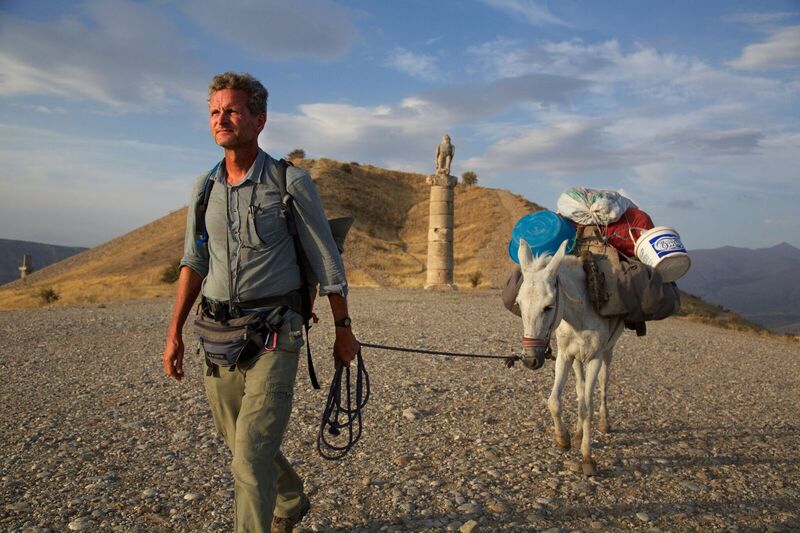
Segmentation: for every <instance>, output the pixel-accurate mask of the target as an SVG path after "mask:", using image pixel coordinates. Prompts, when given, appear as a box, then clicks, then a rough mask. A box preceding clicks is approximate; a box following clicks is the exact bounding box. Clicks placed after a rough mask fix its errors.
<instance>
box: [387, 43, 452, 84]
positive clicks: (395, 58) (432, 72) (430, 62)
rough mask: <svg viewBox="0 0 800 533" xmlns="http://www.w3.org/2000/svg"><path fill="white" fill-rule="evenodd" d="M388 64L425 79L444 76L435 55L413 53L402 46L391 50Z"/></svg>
mask: <svg viewBox="0 0 800 533" xmlns="http://www.w3.org/2000/svg"><path fill="white" fill-rule="evenodd" d="M388 66H390V67H391V68H393V69H395V70H399V71H400V72H404V73H406V74H408V75H409V76H411V77H413V78H418V79H421V80H425V81H438V80H441V79H443V78H444V75H443V73H442V72H441V71H440V69H439V65H438V64H437V61H436V58H435V57H433V56H431V55H427V54H415V53H414V52H411V51H409V50H406V49H404V48H395V49H394V50H392V52H391V54H389V61H388Z"/></svg>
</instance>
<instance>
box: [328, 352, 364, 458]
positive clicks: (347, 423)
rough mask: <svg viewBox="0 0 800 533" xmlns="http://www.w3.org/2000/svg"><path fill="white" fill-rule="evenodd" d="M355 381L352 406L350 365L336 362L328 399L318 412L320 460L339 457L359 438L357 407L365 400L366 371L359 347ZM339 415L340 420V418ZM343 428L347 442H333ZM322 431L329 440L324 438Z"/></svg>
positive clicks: (361, 406) (359, 420) (359, 424)
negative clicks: (343, 391) (345, 430)
mask: <svg viewBox="0 0 800 533" xmlns="http://www.w3.org/2000/svg"><path fill="white" fill-rule="evenodd" d="M356 361H357V362H356V368H357V371H356V382H355V389H356V390H355V405H353V391H352V389H351V383H350V367H349V366H345V365H344V364H342V362H341V361H338V360H337V361H336V370H335V372H334V374H333V380H331V387H330V390H329V391H328V400H327V402H326V403H325V410H324V411H323V412H322V422H321V423H320V426H319V433H318V435H317V451H318V452H319V454H320V455H321V456H322V458H323V459H327V460H329V461H337V460H339V459H342V458H343V457H344V456H345V455H347V452H349V451H350V449H351V448H352V447H353V446H355V445H356V443H357V442H358V440H359V439H360V438H361V410H362V409H363V408H364V406H366V405H367V401H368V400H369V374H368V373H367V368H366V367H365V366H364V358H363V357H361V349H360V348H359V350H358V354H357V355H356ZM342 376H344V383H345V398H344V399H345V403H344V404H343V403H342V381H343V380H342ZM340 418H341V419H342V420H340ZM345 428H346V429H347V442H346V443H345V444H342V445H337V444H334V442H333V440H334V439H335V438H336V437H338V436H339V435H341V432H342V429H345ZM326 433H327V434H329V435H331V436H332V437H333V439H331V440H328V437H327V436H326Z"/></svg>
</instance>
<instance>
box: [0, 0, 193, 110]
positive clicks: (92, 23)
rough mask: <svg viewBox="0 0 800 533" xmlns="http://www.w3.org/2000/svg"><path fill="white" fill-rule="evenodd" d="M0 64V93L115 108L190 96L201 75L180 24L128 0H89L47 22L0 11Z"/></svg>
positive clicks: (152, 106) (152, 9)
mask: <svg viewBox="0 0 800 533" xmlns="http://www.w3.org/2000/svg"><path fill="white" fill-rule="evenodd" d="M0 72H2V74H0V95H15V94H45V95H58V96H63V97H67V98H70V99H78V100H91V101H96V102H100V103H102V104H105V105H108V106H111V107H112V108H115V109H118V110H130V109H132V108H138V107H147V108H150V109H152V108H154V107H160V106H164V105H167V104H169V103H170V102H172V101H173V100H175V99H183V98H187V97H189V98H191V97H193V96H195V95H196V93H195V90H194V89H195V88H196V87H198V86H199V87H202V86H203V85H204V83H203V80H204V78H205V75H204V74H203V67H202V66H201V65H200V64H199V63H198V62H197V61H196V60H194V59H193V58H192V57H191V56H190V55H189V54H188V53H187V52H186V50H185V49H184V47H183V46H182V45H181V37H180V32H179V30H178V28H177V27H176V26H174V25H173V24H171V23H170V22H168V21H167V20H165V19H164V17H163V16H162V15H161V14H160V13H159V12H158V11H157V10H156V9H154V8H153V7H152V6H149V5H146V4H141V3H139V2H133V1H128V0H109V1H100V0H90V1H88V2H86V3H85V4H82V6H81V8H80V9H79V11H77V12H76V13H75V14H74V15H71V16H68V17H64V18H61V19H59V20H56V21H50V22H42V21H36V20H23V19H20V18H17V17H13V16H11V15H7V14H4V13H0ZM198 84H199V85H198Z"/></svg>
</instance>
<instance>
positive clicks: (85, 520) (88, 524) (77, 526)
mask: <svg viewBox="0 0 800 533" xmlns="http://www.w3.org/2000/svg"><path fill="white" fill-rule="evenodd" d="M94 525H95V523H94V522H93V521H92V520H91V519H90V518H89V517H88V516H82V517H80V518H77V519H75V520H73V521H72V522H70V523H69V524H67V527H68V528H69V530H70V531H85V530H87V529H91V528H93V527H94Z"/></svg>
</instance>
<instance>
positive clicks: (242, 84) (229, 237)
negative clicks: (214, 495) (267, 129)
mask: <svg viewBox="0 0 800 533" xmlns="http://www.w3.org/2000/svg"><path fill="white" fill-rule="evenodd" d="M267 98H268V93H267V90H266V89H265V88H264V86H263V85H262V84H261V83H260V82H259V81H258V80H256V79H255V78H253V77H252V76H250V75H249V74H239V73H233V72H226V73H223V74H219V75H217V76H215V77H214V78H213V79H212V81H211V84H210V85H209V88H208V109H209V127H210V129H211V135H212V137H213V138H214V141H215V142H216V143H217V144H218V145H219V146H221V147H222V148H224V152H225V158H224V159H223V160H222V162H221V163H220V164H219V165H218V167H216V168H215V169H214V171H212V173H211V174H210V175H208V174H207V175H203V176H202V177H201V178H200V179H199V180H198V181H197V183H196V185H195V187H194V190H193V192H192V196H191V200H190V204H189V211H188V216H187V224H186V240H185V245H184V256H183V259H182V260H181V269H180V276H179V279H178V290H177V297H176V302H175V309H174V311H173V314H172V319H171V322H170V326H169V332H168V335H167V342H166V348H165V349H164V371H165V372H166V374H167V375H168V376H170V377H172V378H174V379H176V380H180V379H182V378H183V354H184V344H183V340H182V330H183V326H184V324H185V322H186V318H187V316H188V314H189V312H190V310H191V308H192V306H193V304H194V301H195V299H196V298H197V296H198V294H199V293H201V292H202V301H201V305H202V308H203V310H204V313H206V314H207V316H209V317H210V318H211V319H213V320H219V321H220V322H221V323H225V322H226V321H227V319H228V318H229V317H238V316H247V315H249V314H252V313H263V314H264V315H266V314H268V313H269V312H270V311H271V310H272V309H274V308H277V307H280V306H284V305H285V306H288V307H289V308H290V310H289V311H288V312H287V313H286V314H285V315H284V321H283V322H284V324H283V325H282V326H281V327H280V329H279V331H277V334H276V335H277V337H270V339H271V342H269V343H267V344H269V346H268V349H266V350H264V349H261V350H260V351H259V353H258V354H257V355H255V356H254V357H250V358H249V359H247V360H246V361H239V362H237V363H236V364H234V365H231V366H230V367H227V368H226V367H225V366H224V365H222V366H218V365H215V364H212V363H211V362H210V361H209V360H208V356H207V360H206V362H207V365H208V369H209V371H208V372H207V374H206V377H205V378H204V383H205V388H206V394H207V396H208V400H209V404H210V406H211V412H212V414H213V417H214V424H215V426H216V428H217V430H218V431H219V432H220V434H221V435H222V437H223V438H224V439H225V442H226V443H227V445H228V447H229V448H230V450H231V452H232V454H233V463H232V465H231V470H232V472H233V477H234V489H235V505H234V507H235V528H236V531H238V532H262V531H272V532H282V531H291V530H292V528H293V526H294V525H295V524H297V523H298V522H300V520H302V518H303V516H305V514H306V513H307V512H308V510H309V508H310V503H309V500H308V498H307V497H306V495H305V493H304V492H303V482H302V480H301V479H300V477H299V476H298V475H297V473H296V472H295V471H294V469H293V468H292V467H291V465H290V464H289V462H288V461H287V460H286V458H285V457H284V456H283V454H282V453H281V451H280V445H281V442H282V440H283V436H284V433H285V430H286V427H287V424H288V421H289V415H290V413H291V408H292V395H293V391H294V382H295V376H296V373H297V364H298V358H299V351H300V347H301V346H302V345H303V337H302V325H303V319H302V317H301V316H300V314H299V313H300V312H301V307H302V306H301V305H300V304H299V303H298V302H301V301H302V300H301V298H308V297H309V295H308V293H307V292H305V291H304V290H301V289H304V287H303V286H302V276H301V271H300V267H299V266H298V261H297V257H296V253H295V248H294V242H293V237H292V234H291V233H290V231H289V229H288V226H287V223H286V219H285V218H284V216H282V213H281V194H280V192H279V190H280V189H279V186H278V179H279V172H280V170H279V168H278V163H277V161H275V160H274V159H272V158H271V157H270V156H269V155H267V154H266V153H265V152H264V151H263V150H261V149H260V148H259V146H258V134H259V133H260V132H261V130H262V129H263V128H264V125H265V124H266V122H267ZM207 180H214V182H213V184H212V187H211V188H210V194H209V196H208V200H207V208H206V210H205V214H204V215H202V210H198V209H196V207H197V206H198V205H199V204H198V202H201V201H202V198H203V196H204V191H206V190H207V187H206V182H207ZM286 189H287V191H288V193H289V194H290V195H291V196H292V197H293V198H294V207H295V213H296V216H295V220H296V222H297V224H296V225H297V235H298V236H299V240H300V242H301V244H302V248H303V253H304V254H305V255H306V258H307V260H308V263H309V264H310V266H311V268H312V270H313V274H314V276H315V277H316V279H317V280H319V284H320V291H319V292H320V295H327V296H328V300H329V302H330V306H331V311H332V313H333V318H334V321H335V324H336V340H335V343H334V347H333V352H334V353H333V355H334V357H335V358H337V359H339V360H340V361H342V362H343V363H344V364H349V363H350V362H351V361H352V360H353V359H354V358H355V355H356V353H357V352H358V349H359V344H358V341H357V340H356V338H355V336H354V335H353V333H352V330H351V329H350V318H349V317H348V311H347V290H348V287H347V280H346V278H345V273H344V265H343V263H342V258H341V255H340V254H339V251H338V249H337V247H336V243H335V241H334V239H333V236H332V235H331V231H330V228H329V226H328V223H327V219H326V217H325V212H324V211H323V209H322V204H321V202H320V198H319V195H318V194H317V191H316V188H315V187H314V184H313V182H312V181H311V178H310V177H309V176H308V174H306V173H305V172H303V171H302V170H299V169H297V168H294V167H289V168H288V169H287V170H286ZM198 213H201V215H198ZM201 217H204V220H203V221H200V220H198V218H201ZM198 224H202V227H204V228H205V233H206V234H207V239H206V238H203V239H198V238H197V237H196V235H197V233H198Z"/></svg>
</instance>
